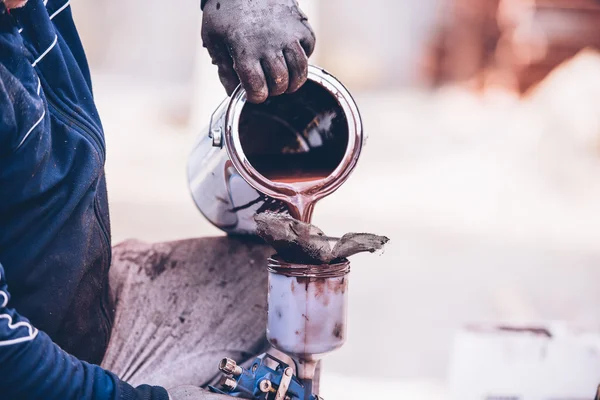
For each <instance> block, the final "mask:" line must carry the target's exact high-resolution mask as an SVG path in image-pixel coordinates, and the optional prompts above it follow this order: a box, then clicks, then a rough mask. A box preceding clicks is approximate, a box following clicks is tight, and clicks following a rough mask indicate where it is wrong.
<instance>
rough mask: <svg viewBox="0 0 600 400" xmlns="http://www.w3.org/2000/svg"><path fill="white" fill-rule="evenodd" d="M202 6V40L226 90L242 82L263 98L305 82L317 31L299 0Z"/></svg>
mask: <svg viewBox="0 0 600 400" xmlns="http://www.w3.org/2000/svg"><path fill="white" fill-rule="evenodd" d="M203 11H204V15H203V17H202V41H203V45H204V47H206V48H207V49H208V52H209V54H210V56H211V58H212V60H213V64H215V65H217V66H218V67H219V78H220V79H221V83H222V84H223V86H224V87H225V90H226V91H227V94H228V95H231V93H233V91H234V90H235V88H236V87H237V86H238V85H239V84H240V82H241V84H242V87H243V88H244V89H245V90H246V93H247V97H248V100H249V101H250V102H253V103H261V102H263V101H265V100H266V99H267V97H268V96H269V95H270V96H277V95H280V94H283V93H286V92H287V93H292V92H294V91H296V90H298V89H299V88H300V87H301V86H302V85H303V84H304V82H305V81H306V75H307V69H308V57H310V55H311V54H312V52H313V50H314V47H315V35H314V32H313V31H312V28H311V27H310V25H309V24H308V18H307V17H306V16H305V15H304V14H303V13H302V11H301V10H300V8H299V7H298V3H297V1H296V0H253V1H249V0H207V1H206V3H205V4H204V8H203Z"/></svg>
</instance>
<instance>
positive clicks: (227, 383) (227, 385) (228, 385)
mask: <svg viewBox="0 0 600 400" xmlns="http://www.w3.org/2000/svg"><path fill="white" fill-rule="evenodd" d="M219 385H221V386H222V387H223V389H224V390H226V391H228V392H231V391H232V390H234V389H235V387H236V386H237V382H236V381H235V379H232V378H230V377H228V376H224V377H222V378H221V380H220V381H219Z"/></svg>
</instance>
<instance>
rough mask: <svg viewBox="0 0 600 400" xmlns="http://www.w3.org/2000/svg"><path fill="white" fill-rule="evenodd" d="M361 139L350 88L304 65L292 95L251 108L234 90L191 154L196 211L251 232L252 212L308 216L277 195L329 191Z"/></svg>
mask: <svg viewBox="0 0 600 400" xmlns="http://www.w3.org/2000/svg"><path fill="white" fill-rule="evenodd" d="M364 143H365V138H364V136H363V126H362V120H361V117H360V113H359V111H358V107H357V105H356V103H355V102H354V99H353V98H352V96H351V95H350V93H349V92H348V90H347V89H346V88H345V87H344V86H343V85H342V84H341V82H339V81H338V80H337V79H336V78H335V77H333V76H332V75H331V74H329V73H328V72H326V71H325V70H323V69H321V68H318V67H315V66H309V69H308V80H307V82H306V83H305V84H304V85H303V86H302V87H301V88H300V89H299V90H298V91H297V92H295V93H291V94H284V95H281V96H275V97H271V98H269V99H267V101H266V102H264V103H262V104H259V105H257V104H252V103H250V102H247V101H246V93H245V91H244V90H243V89H242V88H241V87H239V88H238V89H237V90H236V91H235V92H234V93H233V94H232V96H231V97H230V98H226V99H225V100H224V101H223V102H222V103H221V104H220V106H219V107H218V108H217V109H216V110H215V112H214V113H213V115H212V117H211V120H210V123H209V125H208V127H207V128H206V129H205V130H204V131H203V132H202V133H201V135H200V137H199V138H198V140H197V142H196V144H195V146H194V148H193V151H192V153H191V155H190V157H189V160H188V183H189V188H190V192H191V195H192V197H193V199H194V202H195V203H196V206H197V207H198V209H199V210H200V212H201V213H202V214H203V215H204V216H205V217H206V218H207V219H208V220H209V221H210V222H211V223H213V224H214V225H215V226H216V227H217V228H219V229H221V230H223V231H225V232H227V233H230V234H254V233H255V231H256V224H255V222H254V219H253V217H254V215H255V214H256V213H258V212H263V211H274V212H287V213H290V214H292V215H293V216H295V217H297V218H299V217H306V218H304V219H310V214H311V213H312V209H308V210H306V211H305V213H307V215H304V216H302V215H295V214H297V213H298V212H299V211H298V210H297V209H296V208H295V207H294V206H293V205H292V206H290V205H289V203H284V202H283V201H282V200H284V199H289V198H290V196H291V197H293V196H295V195H305V196H308V195H310V196H314V197H318V198H321V197H324V196H327V195H329V194H331V193H332V192H334V191H335V190H336V189H337V188H338V187H339V186H340V185H341V184H342V183H343V182H345V181H346V179H347V178H348V176H349V175H350V173H351V172H352V170H353V169H354V167H355V166H356V163H357V161H358V158H359V156H360V153H361V149H362V147H363V145H364ZM298 182H304V183H305V184H303V185H298V184H297V183H298ZM300 186H301V188H300ZM299 188H300V189H299Z"/></svg>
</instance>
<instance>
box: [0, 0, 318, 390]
mask: <svg viewBox="0 0 600 400" xmlns="http://www.w3.org/2000/svg"><path fill="white" fill-rule="evenodd" d="M147 6H148V7H150V5H147ZM165 6H171V4H169V5H165ZM177 7H183V4H178V5H177ZM201 8H202V10H203V20H202V40H203V43H204V46H205V47H206V48H207V49H208V52H209V54H210V56H211V58H212V60H213V63H214V64H216V65H217V66H218V73H219V77H220V80H221V82H222V84H223V86H224V88H225V89H226V92H227V93H228V94H231V93H232V91H233V90H234V89H235V88H236V87H237V86H238V85H241V86H242V87H243V88H244V89H245V91H246V93H247V96H248V99H249V101H251V102H254V103H260V102H262V101H264V100H265V99H266V98H267V97H268V96H276V95H280V94H283V93H290V92H294V91H295V90H297V89H298V88H300V87H301V86H302V84H303V83H304V82H305V81H306V79H307V68H308V58H309V57H310V55H311V53H312V51H313V48H314V44H315V37H314V34H313V31H312V30H311V27H310V25H309V23H308V21H307V18H306V16H305V15H304V14H303V13H302V12H301V10H300V9H299V7H298V4H297V3H296V0H204V1H202V4H201ZM156 56H157V57H160V56H161V55H160V49H159V48H157V49H156ZM140 68H143V66H140ZM133 151H135V150H133ZM105 157H106V153H105V142H104V133H103V129H102V124H101V121H100V117H99V115H98V112H97V110H96V107H95V104H94V96H93V93H92V83H91V79H90V71H89V67H88V64H87V61H86V57H85V52H84V49H83V47H82V44H81V42H80V39H79V36H78V33H77V30H76V28H75V25H74V23H73V19H72V14H71V9H70V6H69V0H28V1H27V0H0V264H1V265H0V399H2V400H13V399H14V400H21V399H44V400H52V399H60V400H70V399H73V400H75V399H77V400H79V399H91V400H104V399H107V400H108V399H110V400H142V399H144V400H150V399H152V400H169V399H170V400H180V399H184V398H185V399H188V400H199V399H213V398H215V399H216V398H221V396H222V395H216V394H212V393H209V392H208V391H206V390H204V389H200V388H199V386H205V384H206V383H208V382H209V380H210V378H211V377H212V376H209V375H213V376H214V375H216V374H217V372H218V371H215V368H216V367H215V366H216V364H215V362H214V360H216V359H217V358H221V357H222V356H226V355H231V356H232V357H234V358H238V359H240V358H242V359H245V360H247V359H250V358H251V357H252V356H254V355H256V354H255V353H257V352H259V351H261V349H262V347H261V346H263V344H264V343H265V342H264V341H263V337H264V327H265V324H264V318H265V317H264V314H265V309H264V304H265V300H264V298H263V297H266V293H265V291H266V290H265V287H266V286H265V281H264V278H262V276H263V275H260V276H261V278H257V277H256V276H254V275H257V274H254V275H253V274H252V273H251V271H250V270H249V269H248V270H244V269H243V268H240V270H235V272H236V274H234V270H231V269H230V270H227V268H228V265H229V264H228V263H231V267H230V268H234V267H235V266H236V265H241V266H243V265H246V264H247V265H246V267H245V268H251V265H252V264H253V262H254V261H255V260H258V261H259V262H260V261H262V262H263V263H264V258H263V257H266V255H267V254H268V249H266V248H265V247H264V246H262V245H256V246H252V245H249V244H248V243H247V242H245V241H243V240H241V239H235V238H226V237H225V238H208V239H196V240H195V241H192V242H180V243H178V244H172V245H169V244H166V245H164V246H162V247H161V246H159V247H152V246H147V245H144V244H141V243H137V242H131V243H129V244H126V245H124V247H123V246H117V249H116V250H115V251H114V253H112V252H111V242H110V220H109V210H108V203H107V192H106V183H105V182H106V179H105V174H104V161H105ZM109 180H110V177H109ZM198 243H200V244H202V246H199V245H198ZM190 248H193V249H192V250H190ZM190 253H192V256H193V257H192V258H193V259H190V257H189V255H190ZM186 257H188V258H186ZM223 259H225V261H223ZM111 260H112V262H111ZM111 263H112V264H113V265H112V268H111ZM257 265H258V264H257ZM109 268H110V274H109ZM244 274H246V275H248V276H245V275H244ZM225 275H228V276H229V279H227V277H226V276H225ZM257 276H258V275H257ZM231 277H235V279H231ZM235 285H237V287H236V286H235ZM253 287H256V290H255V292H252V288H253ZM237 289H240V290H237ZM242 289H243V290H242ZM258 294H260V296H259V295H258ZM238 295H239V296H242V297H241V298H240V299H241V300H240V299H237V300H239V301H240V302H241V304H242V305H243V309H242V310H239V311H238V313H237V314H236V315H233V314H232V310H233V308H234V305H235V304H240V303H236V296H238ZM253 295H256V300H255V301H254V302H253V301H252V297H251V296H253ZM243 296H247V297H243ZM145 379H148V380H149V381H144V380H145ZM154 379H155V381H150V380H154ZM157 382H158V383H159V384H157ZM215 396H216V397H215Z"/></svg>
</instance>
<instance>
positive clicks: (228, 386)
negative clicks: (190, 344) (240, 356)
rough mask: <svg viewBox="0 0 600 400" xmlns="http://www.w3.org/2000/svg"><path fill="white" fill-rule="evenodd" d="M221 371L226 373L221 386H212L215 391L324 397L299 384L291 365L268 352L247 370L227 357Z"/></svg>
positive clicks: (284, 398)
mask: <svg viewBox="0 0 600 400" xmlns="http://www.w3.org/2000/svg"><path fill="white" fill-rule="evenodd" d="M269 364H271V366H269ZM219 370H221V372H223V373H224V374H225V375H224V376H223V377H222V378H221V380H220V382H219V386H220V389H218V388H216V387H213V386H209V389H210V390H211V391H212V392H214V393H220V394H225V395H228V396H232V397H239V398H243V399H252V400H323V398H321V397H319V396H318V395H315V394H312V393H310V390H311V388H310V387H305V386H304V385H302V383H300V381H299V380H298V378H297V377H296V376H294V371H293V370H292V368H291V367H290V366H289V365H288V364H286V363H284V362H283V361H281V360H278V359H277V358H275V357H273V356H271V355H270V354H268V353H265V354H263V355H261V356H259V357H257V358H256V359H255V360H254V362H253V363H252V366H250V368H249V369H247V370H246V369H244V368H242V367H241V366H239V365H237V363H236V362H235V361H234V360H232V359H230V358H224V359H223V360H221V362H220V363H219ZM307 386H310V385H307Z"/></svg>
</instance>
